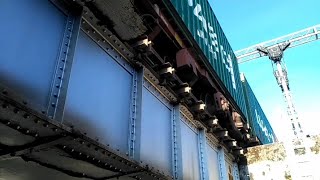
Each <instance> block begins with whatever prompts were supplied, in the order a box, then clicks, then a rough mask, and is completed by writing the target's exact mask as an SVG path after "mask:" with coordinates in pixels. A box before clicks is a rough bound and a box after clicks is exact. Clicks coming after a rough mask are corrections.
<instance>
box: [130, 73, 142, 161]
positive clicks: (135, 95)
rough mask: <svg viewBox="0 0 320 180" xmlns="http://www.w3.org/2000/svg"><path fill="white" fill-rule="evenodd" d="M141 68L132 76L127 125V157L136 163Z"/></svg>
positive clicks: (139, 134) (139, 133) (138, 155)
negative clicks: (128, 121)
mask: <svg viewBox="0 0 320 180" xmlns="http://www.w3.org/2000/svg"><path fill="white" fill-rule="evenodd" d="M143 74H144V70H143V68H141V69H139V70H137V71H135V72H134V74H133V82H132V104H131V111H130V124H129V131H130V132H129V133H130V134H129V142H128V143H129V146H128V147H129V156H130V157H131V158H133V159H135V160H137V161H139V160H140V136H141V110H142V109H141V108H142V89H143V79H144V77H143Z"/></svg>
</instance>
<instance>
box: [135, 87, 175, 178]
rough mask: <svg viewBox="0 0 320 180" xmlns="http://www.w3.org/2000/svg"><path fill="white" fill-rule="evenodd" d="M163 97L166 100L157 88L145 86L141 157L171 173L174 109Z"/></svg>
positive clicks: (150, 165) (143, 160)
mask: <svg viewBox="0 0 320 180" xmlns="http://www.w3.org/2000/svg"><path fill="white" fill-rule="evenodd" d="M156 96H158V97H156ZM161 99H162V100H164V98H163V97H162V95H161V94H160V93H159V92H157V91H156V89H154V88H152V87H150V88H149V89H148V87H144V88H143V91H142V119H141V139H140V145H141V148H140V157H141V161H142V162H143V164H148V166H149V167H154V168H155V169H159V170H160V171H162V172H164V173H165V174H167V175H171V174H172V170H171V159H172V155H171V152H172V149H171V140H172V138H171V118H172V109H171V108H169V107H167V105H166V104H164V103H162V102H161V101H160V100H161Z"/></svg>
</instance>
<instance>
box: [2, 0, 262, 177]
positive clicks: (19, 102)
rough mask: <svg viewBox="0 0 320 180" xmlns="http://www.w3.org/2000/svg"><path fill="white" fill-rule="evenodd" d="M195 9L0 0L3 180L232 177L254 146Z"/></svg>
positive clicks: (203, 16) (112, 0) (209, 20)
mask: <svg viewBox="0 0 320 180" xmlns="http://www.w3.org/2000/svg"><path fill="white" fill-rule="evenodd" d="M185 2H187V1H185ZM197 2H198V1H197ZM197 2H196V1H191V0H189V1H188V3H181V4H179V3H178V1H176V2H175V1H153V0H139V1H132V0H108V1H104V0H95V1H90V0H85V1H84V0H74V1H69V0H29V1H19V0H4V1H1V6H0V8H1V11H0V18H1V20H2V22H3V24H5V26H6V27H7V28H1V29H0V39H1V50H2V51H1V53H0V89H1V93H0V104H1V107H0V129H1V130H0V167H1V171H0V177H1V178H4V179H24V180H29V179H30V180H31V179H32V180H37V179H41V180H42V179H48V180H51V179H52V180H53V179H65V180H75V179H123V180H128V179H147V180H152V179H211V180H215V179H232V178H233V179H239V173H238V164H237V161H238V160H239V159H241V158H240V157H242V156H243V150H244V149H245V148H247V147H249V146H252V145H255V144H258V143H260V142H259V141H258V140H257V139H256V138H254V137H252V136H250V134H252V132H253V131H251V128H250V127H249V125H248V123H247V109H246V103H245V102H246V101H245V99H244V96H243V89H242V85H241V81H240V77H239V72H238V66H237V63H236V59H235V57H234V54H233V52H232V50H231V47H230V45H229V44H228V42H227V39H226V38H225V36H224V34H223V31H222V29H221V27H220V26H219V24H218V21H217V20H216V18H215V16H214V15H213V13H212V11H211V9H209V8H210V6H209V5H208V3H207V2H206V1H200V2H201V4H199V2H198V3H197ZM179 8H180V9H179ZM181 9H183V10H181ZM186 9H188V10H186ZM184 10H186V11H184ZM204 10H205V13H203V12H204ZM184 13H186V14H184ZM190 13H194V16H191V14H190ZM184 15H190V24H188V23H186V22H184V21H186V19H185V18H184ZM207 16H208V17H207ZM190 25H192V26H190ZM188 27H194V28H195V29H188ZM212 29H213V30H212ZM212 31H214V33H212ZM198 35H199V36H198ZM210 38H211V39H210ZM209 44H211V45H212V46H211V45H209ZM260 139H263V138H260Z"/></svg>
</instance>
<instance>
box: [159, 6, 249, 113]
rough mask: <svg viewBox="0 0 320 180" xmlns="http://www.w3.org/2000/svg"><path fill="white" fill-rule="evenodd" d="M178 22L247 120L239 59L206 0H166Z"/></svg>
mask: <svg viewBox="0 0 320 180" xmlns="http://www.w3.org/2000/svg"><path fill="white" fill-rule="evenodd" d="M164 2H165V4H166V6H167V8H168V9H169V10H170V12H171V14H172V16H173V17H174V19H175V21H176V22H177V23H178V24H179V25H180V26H181V29H183V30H184V33H185V35H186V36H187V37H189V40H190V41H191V42H192V43H193V42H194V43H193V45H194V47H195V48H196V49H197V48H198V49H200V50H201V51H202V52H203V54H204V56H205V57H206V60H205V61H207V62H204V63H205V64H206V63H207V64H209V65H208V66H209V67H210V69H211V70H213V71H214V74H215V75H217V76H218V77H216V79H218V82H219V83H220V85H221V86H222V87H223V89H224V90H226V92H227V93H228V94H227V95H230V96H231V97H232V99H233V102H234V103H235V105H236V106H238V108H240V109H239V110H240V111H241V112H242V114H243V115H244V116H245V117H246V116H247V115H246V106H245V101H244V97H243V90H242V87H241V81H240V76H239V74H240V73H239V67H238V63H237V59H236V56H235V54H234V52H233V50H232V48H231V46H230V44H229V42H228V40H227V38H226V36H225V34H224V32H223V31H222V28H221V26H220V24H219V22H218V20H217V18H216V16H215V15H214V13H213V11H212V9H211V6H210V4H209V2H208V1H207V0H165V1H164ZM234 103H233V104H234Z"/></svg>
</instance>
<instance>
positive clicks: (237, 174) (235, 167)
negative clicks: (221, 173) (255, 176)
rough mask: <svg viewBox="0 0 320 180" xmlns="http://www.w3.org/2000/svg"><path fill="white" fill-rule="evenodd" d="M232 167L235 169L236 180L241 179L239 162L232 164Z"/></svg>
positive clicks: (234, 177) (234, 176)
mask: <svg viewBox="0 0 320 180" xmlns="http://www.w3.org/2000/svg"><path fill="white" fill-rule="evenodd" d="M232 166H233V167H232V169H233V172H232V173H233V179H234V180H240V173H239V167H238V164H237V163H236V162H233V165H232Z"/></svg>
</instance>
